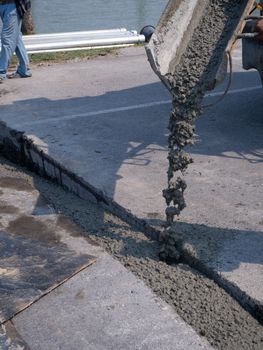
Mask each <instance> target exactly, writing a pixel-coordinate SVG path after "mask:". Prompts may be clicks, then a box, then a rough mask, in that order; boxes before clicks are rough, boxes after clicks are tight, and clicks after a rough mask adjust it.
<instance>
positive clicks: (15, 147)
mask: <svg viewBox="0 0 263 350" xmlns="http://www.w3.org/2000/svg"><path fill="white" fill-rule="evenodd" d="M0 152H1V153H2V154H3V155H4V156H5V157H6V158H8V159H10V160H12V161H13V162H15V163H18V164H21V165H23V166H26V167H27V168H28V169H29V170H31V171H33V172H35V173H37V174H39V175H40V176H42V177H46V178H48V179H51V180H53V181H55V182H56V183H57V184H58V185H60V186H62V187H63V188H65V189H67V190H68V191H70V192H72V193H74V194H76V195H77V196H79V197H80V198H82V199H84V200H89V201H92V202H93V203H97V204H100V205H101V206H102V207H103V208H104V209H105V210H108V211H109V212H111V213H112V214H114V215H116V216H118V217H120V218H121V219H123V220H125V221H126V222H128V223H129V224H131V225H136V226H137V227H138V228H139V229H140V230H142V231H143V232H144V233H145V234H146V235H147V236H148V237H150V238H152V239H154V240H159V241H161V240H162V237H161V230H158V229H156V228H154V227H152V226H150V224H149V223H147V222H146V221H145V220H142V219H139V218H137V217H136V216H135V215H133V214H132V213H131V212H130V211H128V210H127V209H125V208H124V207H122V206H120V205H119V204H118V203H116V202H115V201H114V200H112V199H110V198H108V197H107V196H106V195H105V194H104V193H103V192H102V191H100V190H98V189H96V188H95V187H93V186H91V185H90V184H89V183H87V182H86V181H85V180H84V179H83V178H81V177H79V176H77V175H76V174H74V173H73V172H71V171H69V170H68V169H66V168H65V167H64V166H63V165H62V164H60V163H59V162H57V161H56V160H54V159H53V158H51V157H50V156H49V155H48V154H46V153H45V152H43V150H41V149H39V148H38V146H37V145H36V144H34V141H33V140H32V139H30V138H28V137H27V136H26V135H25V133H24V132H21V131H17V130H14V129H12V128H10V127H8V126H7V125H6V124H5V123H4V122H0ZM179 249H180V252H181V255H182V260H183V261H184V262H186V263H187V264H188V265H189V266H191V267H193V268H195V269H197V270H199V271H200V272H202V273H204V274H205V275H206V276H208V277H209V278H211V279H213V280H214V281H215V282H216V283H217V284H218V285H219V286H220V287H222V288H223V289H225V290H226V291H227V292H228V293H229V294H230V295H231V296H232V297H233V298H235V299H236V300H237V301H238V302H239V303H240V304H241V305H242V306H243V307H244V308H245V309H246V310H247V311H248V312H249V313H251V314H252V316H253V317H255V318H256V319H257V320H258V321H259V322H260V323H262V324H263V305H262V304H261V303H259V302H258V301H257V300H255V299H253V298H251V297H250V296H249V295H248V294H247V293H245V292H244V291H242V290H241V289H240V288H239V287H238V286H236V285H235V284H233V283H232V282H230V281H228V280H227V279H226V278H224V277H223V276H222V275H221V274H220V273H218V272H216V271H214V270H213V269H211V268H209V267H208V266H206V265H205V264H204V263H203V262H202V261H201V260H200V259H198V258H196V257H195V256H194V254H192V252H191V249H188V247H187V246H184V244H182V245H181V246H180V247H179Z"/></svg>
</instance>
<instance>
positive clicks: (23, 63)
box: [16, 19, 32, 77]
mask: <svg viewBox="0 0 263 350" xmlns="http://www.w3.org/2000/svg"><path fill="white" fill-rule="evenodd" d="M21 25H22V19H19V34H18V39H17V46H16V56H17V58H18V62H19V64H18V68H17V73H18V74H19V75H21V76H23V77H25V76H29V77H31V75H32V72H31V70H30V69H29V68H28V66H29V58H28V55H27V52H26V48H25V45H24V43H23V38H22V33H21Z"/></svg>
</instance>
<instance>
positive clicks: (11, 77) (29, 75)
mask: <svg viewBox="0 0 263 350" xmlns="http://www.w3.org/2000/svg"><path fill="white" fill-rule="evenodd" d="M7 77H8V79H17V78H31V77H32V73H31V71H30V70H28V71H27V72H26V74H25V75H21V74H20V73H18V72H14V73H12V74H9V75H8V76H7Z"/></svg>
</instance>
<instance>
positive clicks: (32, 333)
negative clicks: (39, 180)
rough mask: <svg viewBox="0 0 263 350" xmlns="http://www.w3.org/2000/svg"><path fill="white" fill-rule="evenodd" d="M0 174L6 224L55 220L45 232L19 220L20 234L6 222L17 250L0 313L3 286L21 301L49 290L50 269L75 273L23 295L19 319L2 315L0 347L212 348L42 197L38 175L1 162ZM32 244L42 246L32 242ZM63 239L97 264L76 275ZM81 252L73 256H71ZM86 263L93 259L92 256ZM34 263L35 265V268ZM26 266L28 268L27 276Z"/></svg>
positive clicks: (5, 273)
mask: <svg viewBox="0 0 263 350" xmlns="http://www.w3.org/2000/svg"><path fill="white" fill-rule="evenodd" d="M0 173H1V177H0V191H1V192H0V193H1V194H0V195H1V201H2V203H4V207H1V209H0V213H1V225H3V226H2V229H3V228H4V227H5V224H6V223H7V222H9V221H10V217H11V214H12V216H13V218H12V219H13V221H12V222H14V219H15V218H16V216H17V218H16V221H18V219H19V218H20V219H21V218H25V217H27V218H30V219H31V221H32V220H35V221H37V224H36V225H37V226H38V228H39V229H40V228H41V227H42V225H43V223H45V224H46V225H47V224H48V225H49V227H48V228H49V229H48V230H47V231H46V232H42V231H41V230H40V231H39V230H36V229H33V228H32V225H31V226H30V224H28V225H26V226H23V225H21V224H20V225H19V223H18V222H17V225H16V233H14V231H12V230H10V224H9V225H8V228H7V229H6V235H7V236H8V237H9V238H10V239H11V238H12V244H13V246H15V248H16V250H15V252H14V253H13V255H12V256H11V255H9V259H8V262H9V265H8V266H4V267H5V269H4V268H1V270H0V274H1V281H0V283H1V304H0V311H1V315H2V314H3V311H5V308H6V305H4V304H2V302H3V301H5V299H3V298H2V297H3V295H4V291H3V287H5V286H7V284H8V285H9V286H11V287H12V288H11V287H10V291H9V297H10V298H9V300H8V303H9V304H11V303H13V304H14V305H16V304H17V303H18V302H19V303H20V306H21V304H22V303H23V301H24V300H26V301H27V299H26V297H30V296H31V295H32V290H33V289H34V290H35V291H36V292H38V291H39V289H44V287H43V284H44V285H45V286H46V285H48V284H49V283H50V282H52V281H53V276H52V274H51V273H50V269H52V267H55V269H56V271H63V273H64V274H65V273H68V276H67V277H71V278H69V279H67V280H66V281H64V283H62V284H60V287H57V286H56V287H57V288H49V289H48V290H47V292H48V293H46V295H45V297H43V295H42V298H40V297H41V295H40V296H39V295H34V297H35V299H34V300H33V301H31V303H28V304H26V303H25V301H24V304H23V307H21V308H20V309H16V310H15V311H16V313H17V315H16V316H15V317H12V316H14V314H12V315H10V314H9V315H5V316H6V318H5V319H1V325H2V327H1V328H0V347H1V349H3V350H5V349H8V350H12V349H26V345H25V346H24V344H23V342H25V344H27V345H28V346H29V348H30V349H31V350H34V349H36V350H40V349H44V350H46V349H50V350H51V349H54V350H57V349H65V350H66V349H69V350H74V349H78V350H79V349H83V350H84V349H94V350H100V349H101V350H102V349H124V348H125V349H131V350H134V349H156V350H157V349H167V350H168V349H171V348H174V349H182V350H183V349H211V348H212V347H211V346H210V345H209V344H208V343H207V341H206V340H205V339H204V338H203V339H201V338H200V337H199V336H198V335H197V334H196V333H195V331H194V330H193V329H192V328H191V327H190V326H188V325H187V324H186V323H185V322H184V321H183V320H182V319H181V318H180V317H179V316H178V315H177V314H176V313H175V312H174V310H173V309H172V308H171V307H170V306H168V305H167V304H166V303H165V302H163V301H162V300H161V299H159V298H158V297H157V296H155V295H154V294H153V292H152V291H151V290H150V289H149V288H148V287H146V286H145V284H144V283H143V282H142V281H140V280H139V279H138V278H136V277H135V276H134V275H133V274H132V273H131V272H129V271H128V270H127V269H126V268H125V267H123V266H122V265H121V264H120V263H119V262H118V261H116V260H114V259H113V258H112V257H111V256H110V255H109V254H107V253H105V252H104V251H103V250H102V249H101V248H100V247H99V246H97V245H94V244H90V243H89V242H88V241H87V240H86V239H84V233H83V232H82V230H81V229H80V228H79V227H78V226H76V225H75V224H74V223H72V222H71V221H70V220H68V219H67V218H65V217H63V216H62V215H60V214H57V213H56V212H55V210H54V208H53V207H52V206H51V205H50V203H49V202H45V201H44V199H43V197H42V195H41V194H40V192H39V191H38V189H37V187H36V184H35V183H34V178H32V177H29V176H27V175H25V174H23V173H22V172H19V171H17V170H16V169H15V168H14V167H12V166H10V165H8V164H6V163H5V162H2V161H1V166H0ZM11 209H12V210H11ZM11 212H12V213H11ZM14 215H15V217H14ZM39 233H40V234H39ZM24 241H25V242H24ZM34 242H35V243H36V244H35V246H32V244H33V243H34ZM43 242H44V243H46V246H45V247H44V248H45V254H42V253H41V250H40V248H39V246H40V247H41V246H42V245H43ZM59 242H60V243H59ZM2 244H3V239H1V245H2ZM61 244H63V246H65V247H67V249H68V250H69V251H71V252H74V253H75V256H76V255H79V256H80V257H81V256H84V257H85V256H87V255H88V256H93V257H94V256H95V257H96V262H95V263H94V269H91V266H90V267H88V264H87V265H86V268H82V272H79V273H77V274H76V273H75V275H74V276H73V277H72V272H71V274H70V271H67V270H68V269H67V261H66V260H65V259H62V258H61V256H60V252H59V250H58V249H59V248H60V245H61ZM64 249H65V248H64ZM49 250H52V252H53V253H54V254H55V255H56V257H57V260H56V261H49ZM7 251H8V252H10V249H9V250H8V249H6V251H5V254H7ZM19 252H20V253H21V252H22V253H23V254H26V253H28V256H29V258H25V256H23V258H24V259H23V260H20V261H18V262H17V256H20V253H19ZM75 256H74V255H73V257H71V261H74V258H75ZM1 259H2V260H3V254H2V253H1ZM30 259H31V260H30ZM14 261H15V262H17V265H16V266H15V264H14ZM30 261H31V264H30ZM88 261H89V264H90V259H88ZM93 261H94V258H93ZM24 263H26V265H27V266H26V268H24V266H23V265H24ZM32 264H33V266H34V268H31V265H32ZM1 267H3V264H1ZM25 269H28V271H27V273H28V276H27V277H26V273H25ZM17 270H19V272H18V271H17ZM35 274H37V276H38V279H37V278H36V276H35ZM7 279H8V281H7ZM32 281H34V284H33V283H32ZM7 282H8V283H7ZM26 282H27V286H26V287H25V288H27V290H26V293H25V295H23V297H24V299H23V298H22V296H21V293H20V295H19V297H20V298H19V297H17V296H16V294H14V293H13V291H14V290H17V291H20V292H21V290H22V287H23V285H24V284H26ZM29 284H30V285H29ZM32 284H33V285H32ZM4 296H5V295H4ZM30 305H31V306H30ZM23 310H24V311H23ZM10 318H12V324H13V326H14V327H15V330H16V332H15V334H14V330H13V329H10V322H7V323H6V322H4V321H6V320H8V319H10ZM11 328H12V327H11ZM17 332H18V333H17ZM18 335H20V337H21V339H20V337H19V336H18ZM19 346H20V347H19Z"/></svg>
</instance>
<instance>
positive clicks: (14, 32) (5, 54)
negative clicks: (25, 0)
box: [0, 3, 19, 79]
mask: <svg viewBox="0 0 263 350" xmlns="http://www.w3.org/2000/svg"><path fill="white" fill-rule="evenodd" d="M0 16H1V19H2V22H3V29H2V34H1V54H0V78H1V79H4V78H6V72H7V69H8V66H9V62H10V59H11V57H12V55H13V53H14V52H15V49H16V45H17V37H18V28H19V27H18V24H19V23H18V20H19V18H18V15H17V10H16V5H15V3H11V4H5V5H0Z"/></svg>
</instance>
